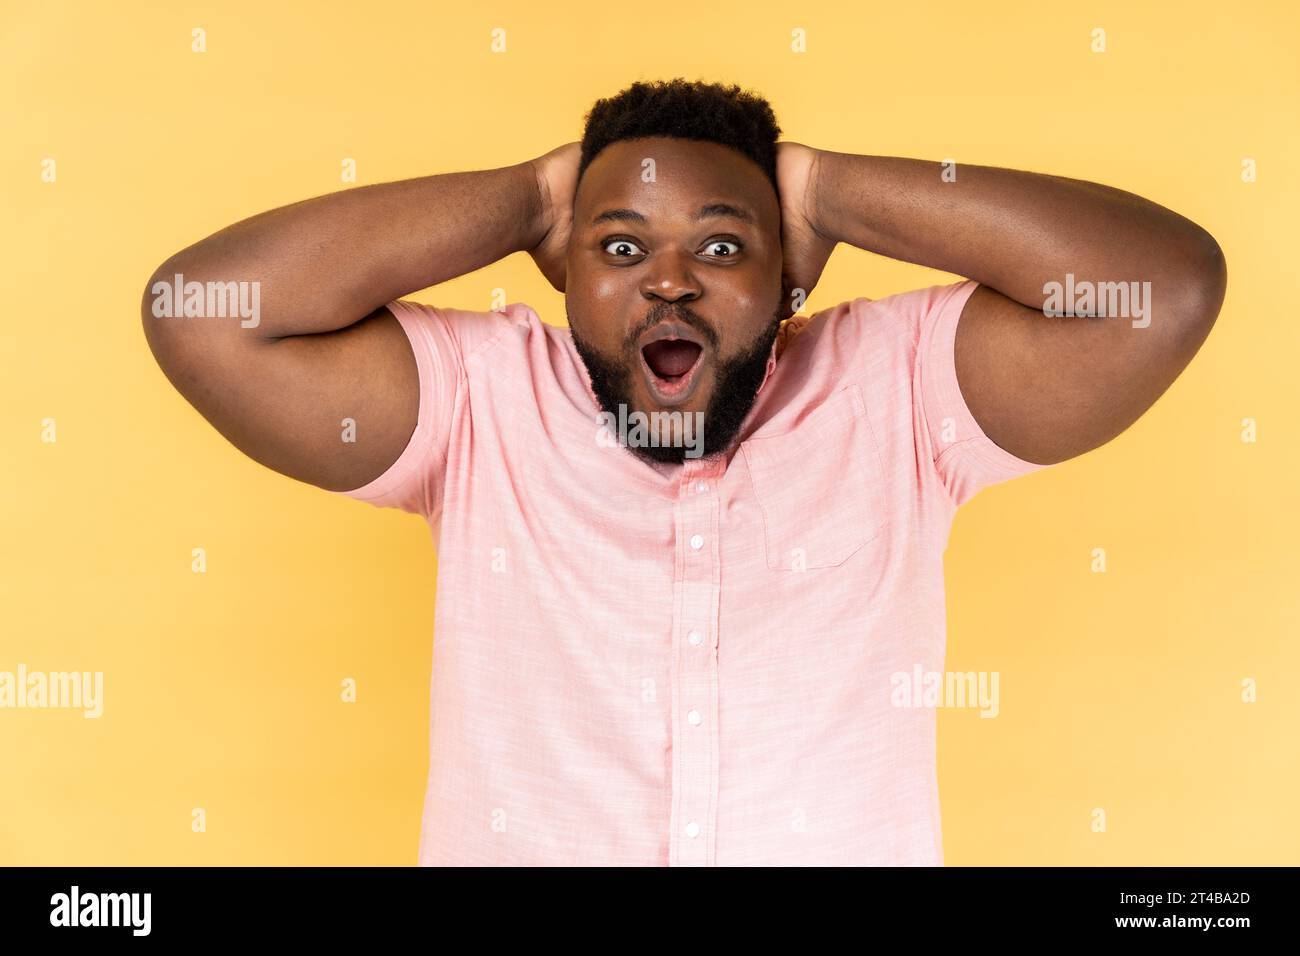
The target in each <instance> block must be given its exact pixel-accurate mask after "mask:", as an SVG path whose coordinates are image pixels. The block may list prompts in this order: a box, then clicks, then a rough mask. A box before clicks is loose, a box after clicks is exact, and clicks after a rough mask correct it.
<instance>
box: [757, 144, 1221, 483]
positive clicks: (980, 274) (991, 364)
mask: <svg viewBox="0 0 1300 956" xmlns="http://www.w3.org/2000/svg"><path fill="white" fill-rule="evenodd" d="M783 145H784V146H786V148H787V150H788V151H789V152H790V156H789V157H787V166H788V167H794V166H798V167H801V168H802V170H803V173H802V178H803V179H804V180H805V182H806V189H805V191H804V194H803V195H804V200H805V201H804V203H803V205H802V206H801V207H800V208H798V209H797V210H796V215H795V216H794V217H793V218H794V219H795V220H796V223H795V228H799V227H800V226H802V228H803V229H804V230H805V231H806V232H807V233H808V234H809V235H811V236H814V237H815V239H814V240H812V241H809V242H806V243H804V245H803V248H804V250H805V256H806V257H807V258H810V259H811V260H812V269H813V272H814V273H819V272H820V265H818V264H817V263H818V262H820V263H821V264H824V262H825V258H824V256H829V253H830V249H832V248H833V247H834V245H835V243H837V242H847V243H849V244H851V245H854V246H857V247H859V248H861V249H866V250H869V251H871V252H877V253H880V254H881V255H886V256H890V257H891V258H895V259H901V260H904V261H907V262H914V263H918V264H920V265H924V266H929V267H931V268H934V269H940V270H942V271H945V272H951V273H955V274H957V275H963V276H967V277H969V278H971V279H974V280H976V281H978V282H979V283H980V284H981V287H980V288H978V289H976V290H975V292H974V293H973V294H972V295H971V297H970V299H969V301H968V302H967V303H966V305H965V308H964V309H963V311H962V315H961V319H960V322H959V325H958V332H957V344H956V365H957V377H958V381H959V383H960V387H961V390H962V394H963V396H964V397H965V399H966V403H967V405H968V406H969V407H970V410H971V412H972V414H973V415H974V416H975V419H976V421H977V422H978V423H979V425H980V427H981V428H982V429H983V430H984V432H985V434H987V435H988V436H989V438H991V439H992V440H993V441H994V442H995V443H996V444H998V445H999V446H1001V447H1002V448H1004V449H1005V450H1007V451H1009V452H1011V453H1012V454H1014V455H1016V456H1017V457H1020V458H1023V459H1025V460H1027V461H1031V462H1035V463H1038V464H1050V463H1054V462H1058V461H1064V460H1065V459H1067V458H1072V457H1074V456H1076V455H1080V454H1082V453H1084V452H1085V451H1088V450H1089V449H1092V448H1096V447H1097V446H1098V445H1101V444H1104V443H1105V442H1107V441H1109V440H1110V439H1111V438H1113V437H1115V436H1116V435H1118V434H1119V433H1120V432H1122V431H1123V430H1124V429H1125V428H1127V427H1128V426H1129V425H1131V424H1132V423H1133V422H1134V421H1136V420H1137V418H1138V417H1139V416H1140V415H1141V414H1142V413H1143V412H1145V411H1146V410H1147V409H1148V408H1149V407H1150V406H1151V405H1152V404H1153V403H1154V402H1155V401H1156V399H1157V398H1159V397H1160V395H1161V394H1163V392H1164V391H1165V389H1167V388H1168V387H1169V385H1170V384H1171V383H1172V382H1173V380H1174V379H1175V378H1176V377H1177V376H1178V374H1179V373H1180V372H1181V371H1182V370H1183V368H1185V367H1186V365H1187V363H1188V362H1190V361H1191V358H1192V356H1193V355H1194V354H1196V351H1197V349H1198V348H1200V345H1201V343H1202V342H1203V341H1204V340H1205V338H1206V336H1207V335H1208V334H1209V331H1210V328H1211V326H1212V325H1213V324H1214V320H1215V318H1216V317H1217V315H1218V313H1219V308H1220V306H1221V305H1222V303H1223V296H1224V290H1225V286H1226V281H1227V279H1226V267H1225V264H1224V259H1223V253H1222V252H1221V250H1220V249H1219V246H1218V244H1217V243H1216V242H1215V241H1214V239H1213V238H1212V237H1211V236H1210V234H1209V233H1207V232H1206V231H1205V230H1204V229H1202V228H1201V227H1199V226H1197V225H1196V224H1194V223H1192V222H1190V221H1189V220H1187V219H1184V218H1183V217H1182V216H1179V215H1178V214H1177V213H1174V212H1171V211H1170V210H1168V209H1165V208H1163V207H1162V206H1158V205H1156V204H1155V203H1152V202H1149V201H1148V200H1145V199H1142V198H1140V197H1138V196H1135V195H1133V194H1131V193H1127V192H1122V191H1120V190H1118V189H1112V188H1110V187H1107V186H1100V185H1097V184H1095V183H1088V182H1082V181H1079V180H1073V179H1064V178H1061V177H1058V176H1047V175H1040V174H1037V173H1028V172H1018V171H1015V170H1010V169H998V168H993V167H986V166H961V167H959V168H958V169H957V170H956V173H957V175H956V180H955V181H951V182H945V181H944V178H943V177H942V176H941V173H942V172H943V169H944V167H943V166H941V164H939V163H932V162H923V161H920V160H914V159H893V158H887V157H878V156H855V155H851V154H847V153H834V152H828V151H819V150H810V149H809V148H808V147H804V146H799V145H798V144H783ZM800 220H802V221H801V222H800ZM808 250H812V251H811V252H809V251H808ZM798 269H799V267H798V266H797V265H796V266H795V267H794V271H795V272H797V271H798ZM807 271H808V270H807V267H805V272H807ZM1067 274H1069V275H1071V276H1073V280H1067ZM815 279H816V275H815V274H813V275H812V278H811V281H814V282H815ZM792 281H795V280H792ZM1067 282H1072V285H1073V287H1074V288H1076V289H1077V288H1083V285H1082V284H1083V283H1085V282H1088V283H1093V284H1095V285H1096V286H1097V287H1098V288H1102V287H1101V286H1100V284H1101V283H1121V282H1122V283H1124V284H1125V286H1126V287H1128V288H1127V289H1126V290H1125V291H1136V292H1137V293H1138V297H1134V298H1132V299H1130V301H1129V308H1128V311H1127V312H1126V313H1125V315H1124V316H1121V317H1117V316H1113V315H1112V316H1109V317H1099V316H1098V315H1097V308H1096V306H1094V308H1093V309H1092V310H1091V311H1088V310H1086V307H1085V310H1084V313H1083V314H1081V315H1078V316H1075V317H1069V316H1064V317H1056V316H1053V317H1048V316H1047V315H1045V314H1044V311H1045V309H1046V308H1048V305H1049V304H1051V305H1052V307H1053V309H1055V307H1056V303H1049V294H1048V293H1049V290H1050V289H1051V286H1050V285H1049V284H1050V283H1059V284H1060V285H1061V286H1062V287H1064V286H1066V284H1067ZM1134 282H1136V283H1137V286H1136V289H1134V288H1133V286H1132V283H1134ZM1144 283H1149V285H1145V284H1144ZM808 287H810V286H808ZM1063 291H1064V290H1063ZM1148 292H1149V295H1148ZM1116 295H1117V296H1118V292H1117V293H1116ZM1116 301H1119V299H1118V298H1117V299H1116ZM1071 304H1072V303H1071V302H1069V301H1066V302H1064V303H1063V306H1064V307H1065V308H1069V307H1070V305H1071Z"/></svg>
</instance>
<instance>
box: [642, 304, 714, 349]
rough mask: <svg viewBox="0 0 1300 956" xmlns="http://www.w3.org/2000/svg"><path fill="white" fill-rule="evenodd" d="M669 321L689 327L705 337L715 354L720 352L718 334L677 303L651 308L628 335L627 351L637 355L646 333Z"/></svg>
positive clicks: (702, 320)
mask: <svg viewBox="0 0 1300 956" xmlns="http://www.w3.org/2000/svg"><path fill="white" fill-rule="evenodd" d="M668 319H675V320H676V321H678V322H681V323H682V324H683V325H689V326H690V327H691V328H693V329H694V330H695V331H696V332H699V333H700V335H701V336H703V338H704V341H706V342H708V343H709V345H710V346H711V347H712V348H713V350H714V352H717V350H718V333H717V331H716V330H715V329H714V328H713V326H712V325H710V324H709V323H708V322H706V321H705V320H704V319H702V318H700V316H699V315H697V314H696V313H694V312H692V311H691V310H690V308H689V307H687V306H685V305H682V304H680V303H677V302H660V303H657V304H655V305H653V306H651V307H650V311H649V312H647V313H646V317H645V318H644V319H643V320H642V321H641V322H640V323H639V324H638V325H637V326H636V327H635V328H634V329H632V331H631V332H629V333H628V337H627V342H626V346H627V350H628V352H629V353H630V354H633V355H634V354H636V351H637V347H636V343H637V340H638V339H640V338H641V336H642V335H643V334H644V333H645V332H646V330H648V329H650V328H652V327H654V326H656V325H658V324H659V323H660V322H664V321H666V320H668Z"/></svg>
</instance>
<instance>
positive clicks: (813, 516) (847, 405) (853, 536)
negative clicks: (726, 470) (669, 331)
mask: <svg viewBox="0 0 1300 956" xmlns="http://www.w3.org/2000/svg"><path fill="white" fill-rule="evenodd" d="M740 449H741V452H742V453H743V454H744V456H745V464H746V466H747V467H748V468H749V477H750V480H751V481H752V482H753V485H754V496H755V497H756V498H757V500H758V506H759V511H760V512H761V514H762V517H763V534H764V544H765V547H766V550H767V565H768V567H769V568H772V569H774V570H786V571H800V570H804V569H807V568H833V567H836V566H838V565H841V564H843V563H844V562H845V561H847V560H848V559H849V558H850V557H852V556H853V554H854V553H856V552H857V551H858V550H859V549H860V548H861V547H862V546H863V545H864V544H866V543H867V542H868V541H870V540H872V539H873V538H875V537H876V536H877V535H878V534H880V532H881V530H882V529H883V528H884V526H885V508H884V493H883V490H882V482H883V481H884V471H883V469H882V468H881V466H880V454H879V451H878V449H877V447H876V440H875V435H874V434H873V433H872V430H871V422H870V421H869V420H868V418H867V409H866V405H865V403H864V402H863V399H862V390H861V388H859V387H858V386H857V385H850V386H849V387H848V388H844V389H841V390H840V391H838V392H835V393H834V394H833V395H832V396H831V397H830V398H828V399H827V400H826V401H825V402H824V403H823V404H822V405H821V406H820V407H819V408H817V409H816V410H815V411H813V412H812V413H811V414H809V415H808V417H807V418H806V419H805V420H804V421H803V422H802V423H801V424H800V425H799V426H798V427H797V428H796V429H794V430H792V431H788V432H783V433H781V434H779V435H771V436H766V437H762V438H751V439H749V440H748V441H744V442H741V444H740Z"/></svg>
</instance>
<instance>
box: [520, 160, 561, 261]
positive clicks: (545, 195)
mask: <svg viewBox="0 0 1300 956" xmlns="http://www.w3.org/2000/svg"><path fill="white" fill-rule="evenodd" d="M511 168H512V170H513V171H514V172H515V173H516V174H517V175H518V177H519V179H520V189H521V190H522V191H523V203H522V207H523V208H522V211H521V215H520V217H519V236H518V239H517V240H516V246H517V251H519V252H529V251H531V250H533V249H536V248H537V247H538V246H539V245H541V244H542V240H543V239H545V238H546V234H547V233H548V232H550V229H551V223H552V220H553V216H552V215H551V209H552V204H551V190H550V183H549V182H548V180H547V178H546V171H545V168H544V167H543V165H542V162H541V159H533V160H529V161H528V162H526V163H520V164H519V165H518V166H514V167H511Z"/></svg>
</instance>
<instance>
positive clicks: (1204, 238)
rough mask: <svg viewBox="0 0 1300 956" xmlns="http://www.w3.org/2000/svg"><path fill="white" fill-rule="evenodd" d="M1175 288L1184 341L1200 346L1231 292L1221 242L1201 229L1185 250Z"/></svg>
mask: <svg viewBox="0 0 1300 956" xmlns="http://www.w3.org/2000/svg"><path fill="white" fill-rule="evenodd" d="M1185 249H1186V251H1185V252H1184V254H1183V256H1182V261H1181V262H1180V264H1179V265H1180V268H1179V269H1178V271H1177V272H1176V273H1175V277H1174V280H1173V284H1174V287H1175V289H1176V290H1177V292H1176V295H1175V300H1176V302H1177V307H1176V308H1175V309H1174V310H1173V311H1174V314H1175V315H1177V317H1178V323H1177V324H1178V326H1179V329H1180V331H1181V333H1182V335H1181V336H1180V338H1183V339H1190V340H1193V341H1194V342H1195V343H1196V345H1198V346H1199V344H1200V343H1201V342H1203V341H1204V340H1205V337H1206V336H1207V335H1209V334H1210V329H1211V328H1213V326H1214V322H1215V320H1216V319H1217V318H1218V317H1219V310H1220V309H1221V308H1222V307H1223V299H1224V296H1225V295H1226V293H1227V290H1228V263H1227V259H1226V258H1225V257H1224V254H1223V249H1222V247H1221V246H1220V245H1219V243H1218V241H1216V240H1215V238H1214V237H1213V236H1212V235H1210V233H1208V232H1207V231H1205V230H1204V229H1202V228H1201V227H1199V226H1197V227H1195V229H1194V232H1193V233H1192V236H1191V239H1190V241H1189V242H1188V243H1187V245H1186V247H1185Z"/></svg>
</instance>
